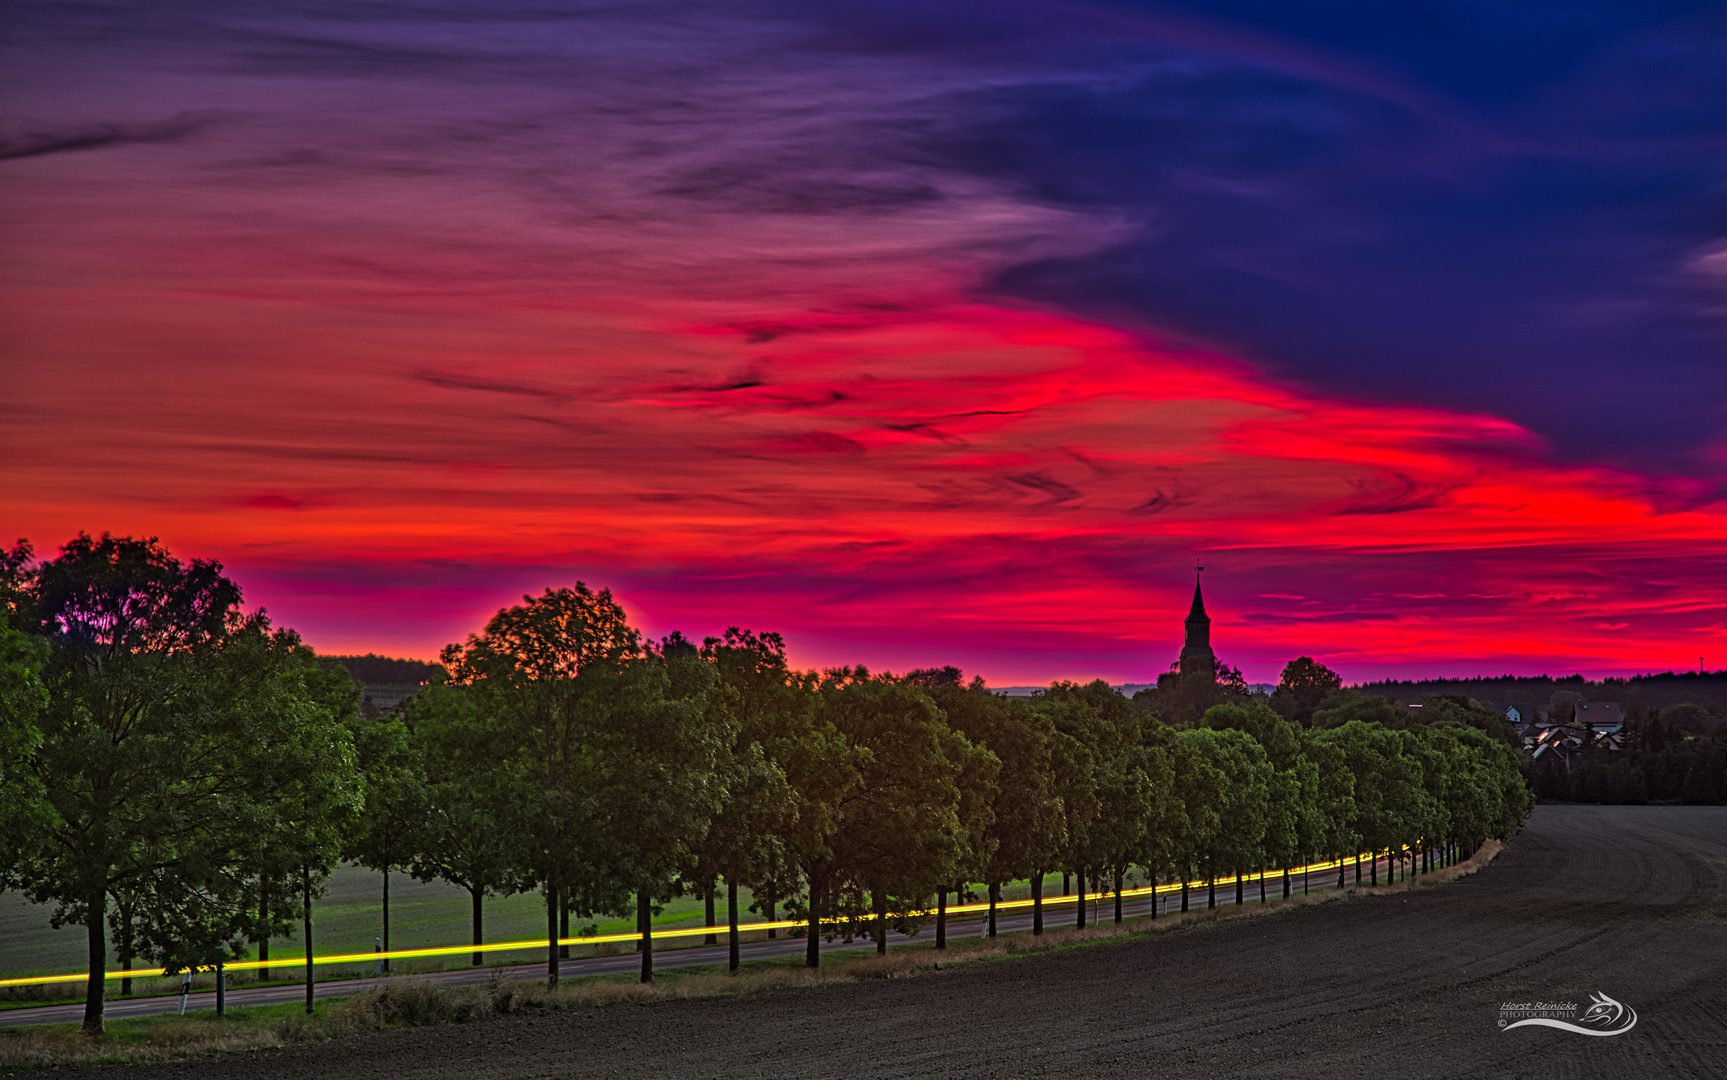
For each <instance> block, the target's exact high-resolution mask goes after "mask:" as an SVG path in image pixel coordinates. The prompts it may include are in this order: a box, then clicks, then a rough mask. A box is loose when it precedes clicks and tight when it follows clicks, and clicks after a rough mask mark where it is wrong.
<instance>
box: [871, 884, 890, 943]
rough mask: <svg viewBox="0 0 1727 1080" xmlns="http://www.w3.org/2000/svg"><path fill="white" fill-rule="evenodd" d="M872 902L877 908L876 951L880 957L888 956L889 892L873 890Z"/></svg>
mask: <svg viewBox="0 0 1727 1080" xmlns="http://www.w3.org/2000/svg"><path fill="white" fill-rule="evenodd" d="M870 900H871V901H873V902H874V907H875V926H874V927H873V929H874V931H875V933H874V937H875V951H876V953H877V954H878V955H883V956H885V955H886V954H887V891H886V890H884V889H871V890H870Z"/></svg>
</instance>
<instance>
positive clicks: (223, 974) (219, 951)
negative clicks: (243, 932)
mask: <svg viewBox="0 0 1727 1080" xmlns="http://www.w3.org/2000/svg"><path fill="white" fill-rule="evenodd" d="M216 1015H217V1016H227V1015H228V949H227V946H225V945H218V946H216Z"/></svg>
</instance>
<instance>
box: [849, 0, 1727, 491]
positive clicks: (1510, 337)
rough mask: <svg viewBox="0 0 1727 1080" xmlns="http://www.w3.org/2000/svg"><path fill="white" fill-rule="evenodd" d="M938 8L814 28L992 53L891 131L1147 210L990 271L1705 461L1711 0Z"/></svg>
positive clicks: (1368, 390)
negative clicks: (922, 123) (926, 113)
mask: <svg viewBox="0 0 1727 1080" xmlns="http://www.w3.org/2000/svg"><path fill="white" fill-rule="evenodd" d="M959 10H961V9H955V8H953V7H951V6H950V7H947V8H945V9H944V11H943V12H942V13H941V14H939V15H935V16H931V15H929V14H927V13H926V12H923V11H922V10H921V6H917V5H908V6H891V5H877V6H874V7H871V8H868V9H867V11H868V14H860V13H859V9H856V8H853V7H851V6H850V5H847V7H846V14H845V15H844V16H843V17H842V18H841V20H840V22H839V24H838V26H837V28H836V29H835V30H834V31H833V36H834V38H835V40H836V41H839V42H841V43H842V45H841V47H842V48H853V49H861V50H865V51H872V52H880V51H888V52H891V51H894V50H906V51H908V52H927V51H929V50H941V49H949V50H951V51H952V53H953V55H954V56H955V57H956V60H959V61H962V62H964V63H985V64H995V65H999V66H1000V67H1001V68H1003V69H1004V70H1010V71H1012V72H1013V74H1014V76H1015V77H1013V78H1011V79H1004V80H1002V83H1001V85H1000V86H999V87H996V88H991V87H983V88H979V87H976V86H973V87H969V88H967V89H966V90H964V91H963V92H962V93H960V94H958V95H956V96H955V98H954V99H951V100H949V101H948V102H946V103H945V104H944V107H942V108H940V109H938V110H936V111H937V112H938V113H939V114H941V115H942V116H943V117H945V118H946V121H945V122H943V121H932V122H931V123H930V124H929V126H928V127H927V128H926V129H924V130H921V131H907V132H904V133H903V138H904V143H903V147H902V149H903V152H905V153H908V154H912V155H919V154H925V155H929V156H930V157H931V158H933V159H936V160H939V161H941V162H942V163H944V164H946V165H948V166H950V167H958V168H963V169H969V170H974V171H975V172H976V173H978V174H981V175H984V176H987V177H989V178H991V179H992V180H997V181H1002V180H1005V181H1009V182H1012V183H1014V184H1017V185H1022V186H1023V188H1024V189H1025V190H1026V191H1027V192H1029V193H1030V194H1031V195H1032V196H1033V197H1035V198H1036V199H1039V200H1044V201H1047V202H1049V203H1052V204H1056V205H1061V206H1070V207H1083V208H1086V209H1088V210H1092V211H1097V210H1112V211H1117V212H1120V213H1121V214H1123V215H1125V216H1126V217H1128V218H1130V219H1131V220H1133V221H1135V222H1136V223H1138V224H1139V225H1140V226H1141V231H1140V234H1139V235H1138V236H1136V237H1134V238H1132V239H1130V240H1128V241H1127V242H1125V243H1122V244H1119V245H1116V246H1112V247H1110V248H1109V249H1107V250H1104V251H1101V252H1087V253H1085V254H1083V255H1080V256H1076V257H1071V258H1055V259H1047V260H1042V261H1038V262H1034V263H1029V264H1022V265H1018V266H1015V267H1012V268H1010V269H1008V270H1006V271H1005V272H1003V273H1001V274H1000V275H999V276H998V277H997V278H996V279H995V281H994V283H993V284H994V287H995V288H996V289H999V290H1000V291H1001V292H1002V293H1005V294H1008V295H1012V296H1017V297H1021V298H1024V299H1028V300H1033V301H1038V302H1043V303H1049V304H1053V305H1056V306H1058V307H1060V308H1062V309H1065V310H1069V311H1074V312H1079V313H1083V314H1086V315H1090V316H1094V317H1100V318H1103V319H1105V320H1107V321H1110V322H1114V323H1117V324H1126V325H1130V326H1135V327H1139V328H1142V329H1143V330H1145V331H1146V332H1147V333H1148V334H1151V335H1153V336H1155V337H1159V338H1162V339H1165V340H1167V339H1169V338H1171V337H1173V338H1176V339H1180V338H1189V339H1192V340H1195V341H1198V342H1202V343H1205V344H1207V345H1211V346H1214V347H1221V348H1223V349H1224V350H1225V351H1228V352H1231V353H1234V354H1236V355H1240V356H1243V357H1245V358H1248V359H1250V360H1252V361H1254V362H1255V363H1257V364H1259V365H1262V366H1263V367H1264V368H1265V369H1267V370H1269V371H1271V372H1274V373H1276V374H1278V375H1281V376H1283V377H1285V378H1288V379H1291V380H1293V381H1296V382H1298V383H1300V384H1304V385H1308V386H1311V387H1315V388H1319V389H1323V390H1326V391H1331V392H1338V393H1344V394H1348V395H1352V396H1364V397H1367V398H1369V399H1373V400H1381V401H1395V402H1419V403H1428V404H1439V405H1444V406H1448V407H1452V408H1459V409H1465V410H1481V411H1488V412H1492V413H1496V414H1499V415H1503V416H1506V417H1509V418H1511V419H1514V420H1516V421H1518V422H1520V423H1523V424H1525V425H1528V426H1529V427H1531V428H1533V429H1534V430H1536V431H1537V432H1539V433H1540V434H1541V435H1543V436H1545V437H1546V438H1547V439H1548V440H1550V442H1551V443H1552V444H1553V445H1554V446H1555V448H1556V449H1558V450H1559V451H1560V452H1561V453H1562V454H1564V455H1566V456H1577V457H1581V458H1586V459H1593V460H1609V461H1619V462H1622V463H1625V464H1631V465H1634V466H1636V467H1639V468H1644V469H1651V470H1653V471H1656V472H1665V471H1677V472H1681V473H1691V474H1694V475H1696V474H1701V475H1704V476H1713V475H1718V474H1719V473H1720V471H1721V470H1720V465H1721V456H1720V455H1721V450H1722V433H1723V430H1724V428H1727V423H1724V422H1727V325H1724V323H1723V311H1724V310H1727V254H1722V252H1723V251H1727V248H1724V247H1723V245H1724V244H1727V8H1724V7H1723V6H1722V5H1721V4H1699V3H1637V4H1628V3H1606V4H1603V3H1596V4H1590V3H1567V4H1516V5H1505V4H1488V3H1479V4H1467V3H1452V4H1413V3H1325V4H1290V3H1210V4H1190V5H1167V4H1166V5H1136V4H1017V5H1008V6H1006V7H1005V8H1003V7H1001V6H999V5H993V4H992V5H978V6H977V7H976V8H975V9H972V10H971V11H968V12H967V14H966V17H964V18H961V17H960V16H959V14H958V11H959ZM1711 256H1714V260H1713V263H1711V261H1710V258H1711Z"/></svg>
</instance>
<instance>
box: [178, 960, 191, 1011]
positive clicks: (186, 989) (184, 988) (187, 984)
mask: <svg viewBox="0 0 1727 1080" xmlns="http://www.w3.org/2000/svg"><path fill="white" fill-rule="evenodd" d="M191 992H192V969H191V968H187V969H186V977H185V978H184V979H181V980H180V1015H181V1016H185V1015H186V995H187V994H190V993H191Z"/></svg>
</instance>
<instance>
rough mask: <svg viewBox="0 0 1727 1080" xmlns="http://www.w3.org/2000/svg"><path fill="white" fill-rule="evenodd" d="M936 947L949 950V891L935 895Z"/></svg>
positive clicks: (942, 891)
mask: <svg viewBox="0 0 1727 1080" xmlns="http://www.w3.org/2000/svg"><path fill="white" fill-rule="evenodd" d="M935 947H936V948H938V949H945V948H947V890H946V889H942V890H940V891H939V892H937V893H936V894H935Z"/></svg>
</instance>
